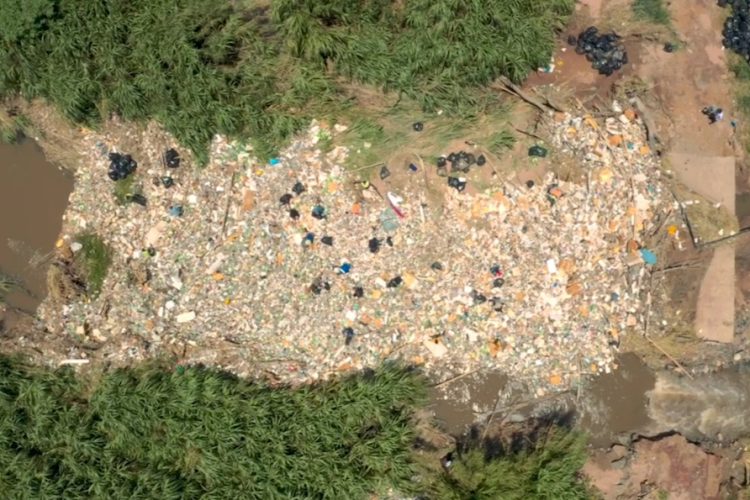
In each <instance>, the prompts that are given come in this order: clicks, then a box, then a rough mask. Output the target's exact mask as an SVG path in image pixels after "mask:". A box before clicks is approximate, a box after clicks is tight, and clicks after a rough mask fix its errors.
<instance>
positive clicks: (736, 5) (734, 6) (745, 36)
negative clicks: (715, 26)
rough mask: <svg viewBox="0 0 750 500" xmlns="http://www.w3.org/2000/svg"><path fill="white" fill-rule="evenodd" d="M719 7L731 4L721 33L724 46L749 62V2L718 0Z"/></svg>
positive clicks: (744, 0)
mask: <svg viewBox="0 0 750 500" xmlns="http://www.w3.org/2000/svg"><path fill="white" fill-rule="evenodd" d="M718 4H719V6H720V7H725V6H726V5H727V4H730V5H731V10H732V12H731V14H730V15H729V16H728V17H727V18H726V20H725V21H724V29H723V30H722V32H721V34H722V36H723V37H724V38H723V39H722V43H723V44H724V47H726V48H728V49H731V50H733V51H734V52H736V53H737V54H739V55H740V56H742V57H743V58H744V59H745V60H747V61H748V62H750V4H748V2H747V0H734V1H727V0H719V2H718Z"/></svg>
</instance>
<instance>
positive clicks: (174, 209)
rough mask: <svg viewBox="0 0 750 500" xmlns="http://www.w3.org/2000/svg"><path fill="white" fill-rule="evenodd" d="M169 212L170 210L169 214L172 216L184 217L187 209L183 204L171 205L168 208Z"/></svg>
mask: <svg viewBox="0 0 750 500" xmlns="http://www.w3.org/2000/svg"><path fill="white" fill-rule="evenodd" d="M167 212H169V215H171V216H172V217H182V214H183V213H184V212H185V210H184V209H183V208H182V205H170V206H169V208H167Z"/></svg>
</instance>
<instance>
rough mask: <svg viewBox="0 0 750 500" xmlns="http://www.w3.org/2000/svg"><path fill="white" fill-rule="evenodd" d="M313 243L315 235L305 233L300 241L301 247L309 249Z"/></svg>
mask: <svg viewBox="0 0 750 500" xmlns="http://www.w3.org/2000/svg"><path fill="white" fill-rule="evenodd" d="M314 242H315V235H314V234H313V233H307V234H305V237H304V238H303V239H302V246H305V247H309V246H310V245H312V244H313V243H314Z"/></svg>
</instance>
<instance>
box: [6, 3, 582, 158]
mask: <svg viewBox="0 0 750 500" xmlns="http://www.w3.org/2000/svg"><path fill="white" fill-rule="evenodd" d="M572 6H573V1H572V0H549V1H545V2H539V1H537V0H471V1H463V0H461V1H459V0H437V1H435V0H410V1H408V2H405V3H403V5H398V4H397V3H395V2H391V1H390V0H368V1H361V0H330V1H327V2H319V1H317V0H272V2H271V7H270V10H269V9H268V8H264V7H257V8H254V9H250V10H249V11H247V12H237V11H234V10H233V9H232V8H231V7H229V6H228V5H227V4H226V2H224V3H222V2H206V1H204V0H156V1H154V0H130V1H128V2H122V1H120V0H28V1H24V2H18V1H16V0H0V68H3V69H2V71H0V97H3V96H8V95H11V94H15V93H18V94H21V95H22V96H23V97H26V98H33V97H43V98H45V99H47V100H49V101H51V102H52V103H53V104H55V105H57V106H58V107H59V108H60V110H61V111H62V112H63V113H64V114H65V115H66V116H67V117H69V118H70V119H72V120H74V121H76V122H79V123H84V124H89V125H94V124H96V123H97V122H98V121H99V120H101V119H102V118H106V117H107V115H108V114H109V113H111V112H115V113H118V114H120V115H121V116H123V117H124V118H126V119H131V120H144V119H147V118H156V119H157V120H159V121H160V122H161V123H162V124H163V125H164V126H165V128H166V129H167V130H169V131H170V132H172V133H173V134H174V135H175V136H176V137H177V139H178V140H179V141H181V142H182V144H183V145H184V146H186V147H189V148H191V149H192V150H193V151H194V152H195V153H196V156H197V157H198V158H199V159H202V160H205V159H206V158H207V146H208V144H209V142H210V140H211V138H212V137H213V136H214V134H216V133H224V134H228V135H233V136H244V137H250V138H251V139H252V140H253V142H254V143H255V145H256V152H265V153H266V154H271V153H272V152H273V149H274V148H275V147H276V146H278V145H279V144H280V143H281V141H283V140H285V139H286V138H287V137H288V136H289V135H290V134H292V133H294V132H295V131H297V130H298V129H299V128H300V127H302V126H304V125H305V124H306V123H308V122H309V120H310V119H311V118H313V117H315V115H314V113H322V111H321V110H322V109H325V108H326V107H328V108H329V109H330V108H333V109H334V110H335V109H336V106H337V103H336V98H337V94H338V91H337V89H336V85H335V83H334V82H335V79H334V78H332V75H331V74H330V69H331V68H333V69H334V71H335V73H336V74H337V75H340V76H343V77H345V78H348V79H350V80H352V81H355V82H364V83H367V84H371V85H376V86H378V87H381V88H383V89H384V90H388V91H391V90H392V91H398V92H399V93H401V94H403V95H404V96H407V97H409V98H412V99H414V100H415V101H416V102H418V103H420V105H421V106H422V107H423V108H424V109H425V110H428V111H429V110H435V109H442V110H444V111H445V112H447V113H453V114H456V115H464V114H466V113H467V112H469V111H477V109H478V106H479V105H480V103H481V102H482V101H483V98H482V94H483V93H484V92H485V91H483V90H482V88H483V86H484V85H486V84H488V83H490V82H491V81H492V80H493V79H494V78H496V77H497V76H499V75H505V76H508V77H510V78H511V79H513V80H515V81H518V80H521V79H523V78H524V77H525V76H526V75H527V74H528V72H529V71H530V70H532V69H534V68H536V67H538V66H541V65H545V64H546V63H547V61H548V60H549V55H550V53H551V51H552V48H553V34H554V31H555V30H556V29H558V28H559V27H560V24H561V22H564V20H565V19H566V18H567V16H568V15H569V14H570V13H571V12H572ZM318 116H320V115H318Z"/></svg>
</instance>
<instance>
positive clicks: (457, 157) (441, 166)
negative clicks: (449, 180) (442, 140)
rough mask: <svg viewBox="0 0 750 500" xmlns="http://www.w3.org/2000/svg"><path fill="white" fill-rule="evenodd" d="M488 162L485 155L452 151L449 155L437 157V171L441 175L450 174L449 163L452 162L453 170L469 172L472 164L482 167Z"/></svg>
mask: <svg viewBox="0 0 750 500" xmlns="http://www.w3.org/2000/svg"><path fill="white" fill-rule="evenodd" d="M486 162H487V159H486V158H485V157H484V155H479V156H476V157H475V156H474V155H473V154H471V153H467V152H466V151H459V152H458V153H451V154H449V155H448V156H447V157H445V156H441V157H440V158H438V159H437V173H438V175H439V176H441V177H445V176H447V175H448V170H447V165H448V163H450V165H451V172H464V173H466V172H468V171H469V169H470V168H471V166H472V165H476V166H478V167H481V166H482V165H484V164H485V163H486Z"/></svg>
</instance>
